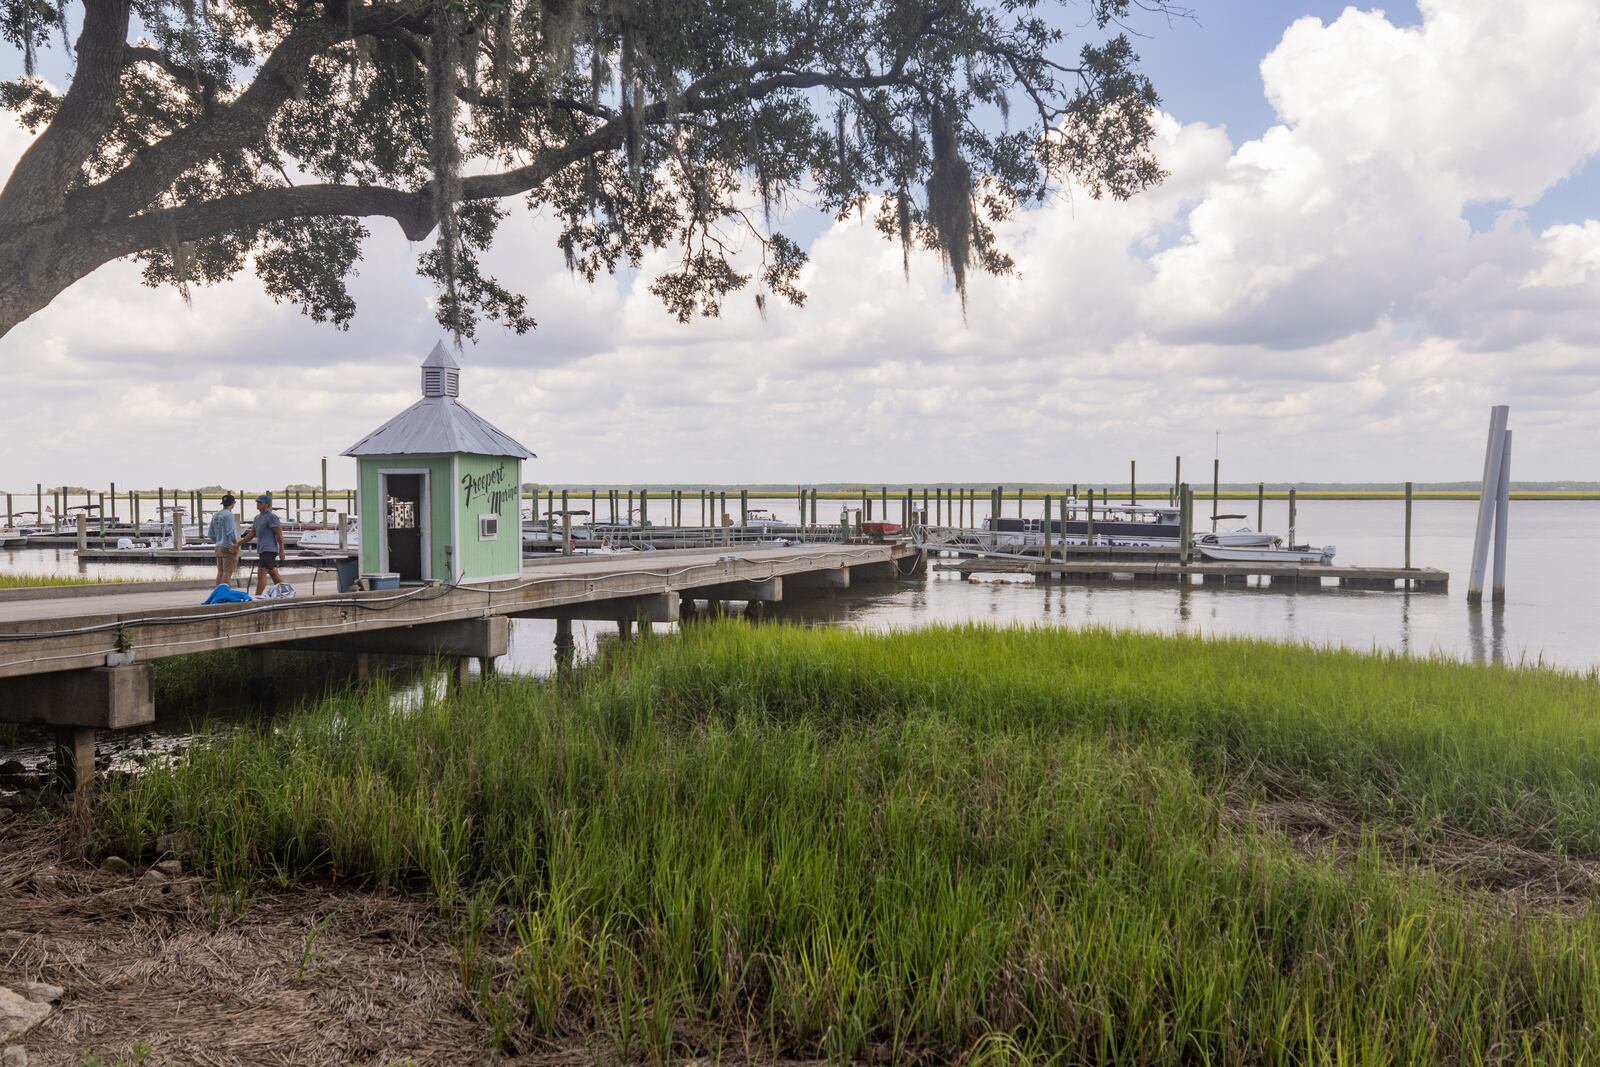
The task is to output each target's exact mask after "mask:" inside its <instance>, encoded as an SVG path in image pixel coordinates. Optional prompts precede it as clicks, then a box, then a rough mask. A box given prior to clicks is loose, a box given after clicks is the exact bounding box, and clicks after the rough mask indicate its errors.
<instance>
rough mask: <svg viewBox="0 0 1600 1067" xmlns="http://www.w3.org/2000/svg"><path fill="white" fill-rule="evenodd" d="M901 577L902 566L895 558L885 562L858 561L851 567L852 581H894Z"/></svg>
mask: <svg viewBox="0 0 1600 1067" xmlns="http://www.w3.org/2000/svg"><path fill="white" fill-rule="evenodd" d="M899 578H900V568H899V567H898V566H896V564H895V562H894V561H893V560H888V561H886V562H884V563H858V564H856V565H855V566H854V567H851V568H850V581H851V582H852V583H857V582H893V581H898V580H899Z"/></svg>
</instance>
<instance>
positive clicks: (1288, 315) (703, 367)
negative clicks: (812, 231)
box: [0, 0, 1600, 487]
mask: <svg viewBox="0 0 1600 1067" xmlns="http://www.w3.org/2000/svg"><path fill="white" fill-rule="evenodd" d="M1420 10H1421V14H1422V21H1421V23H1420V25H1418V26H1415V27H1407V28H1402V27H1397V26H1395V25H1394V24H1392V23H1390V22H1389V21H1388V20H1387V19H1386V18H1385V17H1384V16H1383V15H1382V14H1380V13H1378V12H1362V11H1358V10H1355V9H1349V10H1347V11H1346V12H1345V13H1344V14H1342V15H1341V16H1340V17H1339V18H1338V19H1336V20H1334V21H1332V22H1330V23H1326V24H1325V23H1322V22H1320V21H1318V20H1315V19H1302V20H1300V21H1298V22H1296V23H1294V24H1293V25H1292V26H1291V27H1290V28H1289V30H1288V31H1287V32H1286V33H1285V34H1284V36H1283V38H1282V40H1281V41H1280V42H1279V44H1278V45H1277V46H1276V47H1275V48H1274V49H1273V50H1272V51H1271V52H1270V53H1269V54H1268V55H1267V56H1266V57H1265V58H1264V59H1263V61H1262V64H1261V75H1262V81H1263V90H1264V92H1265V93H1266V95H1267V98H1268V99H1269V100H1270V101H1271V103H1272V105H1273V106H1274V108H1276V109H1277V112H1278V115H1279V120H1280V121H1279V124H1278V125H1276V126H1274V127H1272V128H1271V129H1270V130H1269V131H1268V132H1267V133H1266V134H1264V135H1263V136H1262V137H1260V138H1258V139H1255V140H1251V141H1247V142H1244V143H1242V144H1238V145H1235V144H1233V143H1231V142H1230V140H1229V138H1228V136H1227V134H1226V131H1225V130H1224V129H1223V128H1222V127H1221V126H1219V125H1205V124H1198V123H1197V124H1190V125H1187V126H1180V125H1179V124H1177V123H1176V122H1174V121H1172V120H1169V119H1163V121H1162V122H1161V125H1160V139H1161V146H1160V151H1161V157H1162V160H1163V162H1164V164H1165V165H1166V166H1167V167H1168V169H1169V170H1170V171H1171V172H1172V173H1171V178H1170V179H1169V180H1168V181H1167V182H1166V183H1165V184H1164V185H1163V186H1162V187H1160V188H1158V189H1156V190H1152V191H1150V192H1148V193H1146V194H1143V195H1141V196H1139V197H1137V198H1135V199H1134V200H1133V201H1131V202H1128V203H1120V204H1119V203H1105V202H1097V201H1093V200H1091V199H1089V198H1086V197H1083V196H1077V197H1072V196H1066V195H1064V196H1062V197H1060V198H1059V199H1057V200H1056V201H1054V202H1052V203H1051V204H1049V205H1047V206H1046V207H1044V208H1042V209H1039V210H1035V211H1030V212H1025V213H1023V214H1022V215H1020V216H1019V217H1018V218H1017V219H1016V220H1015V221H1014V222H1012V223H1009V224H1007V225H1006V226H1005V227H1003V228H1002V233H1001V238H1002V241H1003V243H1004V244H1005V245H1006V247H1007V248H1008V250H1010V251H1011V252H1012V253H1013V254H1014V255H1015V257H1016V260H1017V264H1018V275H1017V276H1016V277H1013V278H1004V279H994V278H988V277H981V278H977V279H975V280H974V281H973V283H972V287H971V294H970V299H969V301H968V310H967V314H966V316H965V318H963V315H962V309H961V306H960V304H959V302H958V301H957V300H956V299H955V296H954V294H953V293H952V292H951V290H950V286H949V283H948V280H947V279H946V278H945V277H944V276H943V274H942V272H941V270H940V268H939V265H938V263H937V262H936V261H935V260H934V259H933V258H932V257H929V256H921V257H917V258H914V259H913V261H912V266H911V271H910V278H909V279H907V278H905V277H904V276H903V275H902V265H901V256H900V251H899V249H898V247H897V246H894V245H892V244H889V243H886V242H884V241H882V240H881V238H879V236H878V235H877V234H876V233H875V232H874V231H873V229H872V227H871V226H870V224H868V223H861V222H857V221H855V220H851V221H847V222H843V223H837V224H834V225H831V226H829V227H828V228H827V229H826V230H825V231H824V232H822V233H821V234H820V235H819V236H818V237H817V238H816V240H815V241H813V242H812V244H811V247H810V252H811V256H812V260H811V263H810V264H809V265H808V266H807V268H806V270H805V272H804V277H803V282H804V286H805V288H806V289H807V291H808V292H809V294H810V300H809V301H808V304H807V306H806V307H805V308H804V309H795V308H790V307H788V306H786V305H782V304H777V303H772V304H769V312H768V315H767V317H766V318H765V319H763V318H762V317H761V316H760V315H759V314H758V313H757V311H756V309H755V307H754V303H753V300H752V299H751V297H750V296H749V295H748V294H743V295H739V296H736V297H734V298H733V299H732V300H731V301H730V302H729V303H728V305H727V307H726V309H725V313H724V317H723V318H722V319H720V320H716V321H712V322H704V321H697V322H695V323H693V324H691V325H689V326H682V325H679V324H678V323H677V322H676V321H675V320H673V319H672V318H671V317H670V316H669V315H668V314H667V313H666V312H665V311H664V310H663V309H662V308H661V306H660V305H659V303H658V302H657V301H656V299H655V298H654V297H653V296H651V295H650V294H649V293H648V292H646V291H645V282H644V281H643V280H641V277H642V278H643V279H647V278H648V277H650V276H651V275H652V274H653V272H654V271H655V270H656V269H659V268H660V267H661V266H663V265H665V264H666V263H667V262H669V256H667V255H666V254H658V255H655V256H653V257H651V262H649V263H647V264H646V269H645V270H644V271H643V272H642V275H641V276H634V275H631V274H630V275H628V276H627V277H625V278H622V279H619V280H615V281H607V282H602V283H601V284H599V285H596V286H593V287H590V286H588V285H586V284H584V283H582V282H581V281H579V280H576V279H574V278H572V277H571V276H569V275H568V274H567V273H566V272H565V270H563V269H562V266H561V260H560V256H559V253H558V252H557V251H556V250H555V248H554V245H553V238H554V232H555V231H554V229H553V226H552V224H551V223H550V222H549V221H548V220H541V219H537V218H531V217H529V216H528V215H527V214H526V213H525V212H523V211H522V210H521V209H520V208H519V209H517V210H516V211H515V212H514V214H513V216H512V217H511V218H510V219H508V220H507V223H506V226H505V230H504V233H503V236H502V238H501V240H500V243H499V244H498V246H497V247H496V249H495V250H494V252H493V253H492V255H491V257H490V263H489V266H490V267H491V269H493V270H494V271H496V272H497V273H499V274H500V275H501V276H502V277H503V278H504V279H505V280H506V281H508V282H509V283H512V284H513V285H515V286H517V287H520V288H521V289H522V290H523V291H524V292H527V293H528V295H529V305H530V310H531V311H532V313H533V314H534V315H535V317H536V318H537V319H538V320H539V323H540V325H539V329H538V330H537V331H535V332H534V333H532V334H530V335H528V336H526V337H521V338H518V337H513V336H510V335H508V334H505V333H503V332H502V331H500V330H498V328H496V327H494V326H492V325H490V326H486V327H485V329H484V331H483V332H484V339H483V342H482V343H481V344H479V345H478V346H476V347H475V348H471V349H469V350H468V352H467V354H466V357H465V360H464V363H465V365H466V376H465V378H464V390H465V391H466V394H467V397H468V400H469V402H470V403H471V404H472V405H473V406H474V407H475V408H477V409H478V410H479V411H481V412H482V413H483V414H484V415H485V416H486V417H488V418H490V419H491V420H493V421H495V422H496V423H498V424H500V425H502V426H503V427H505V428H506V429H507V430H509V431H511V432H513V433H514V434H515V435H517V436H519V437H521V438H522V439H523V440H525V441H526V442H527V443H528V444H529V445H530V446H532V447H533V448H534V449H535V451H537V452H539V453H540V455H541V457H542V458H541V460H540V461H539V463H538V464H537V466H536V468H535V473H534V476H535V477H539V478H543V479H549V480H559V481H583V480H591V479H593V480H646V481H648V480H683V479H691V478H692V479H704V480H707V481H713V482H715V481H735V480H775V481H784V480H797V479H807V480H810V479H816V480H825V479H826V480H831V479H845V478H864V479H899V478H913V479H932V478H998V479H1009V480H1013V481H1015V480H1019V479H1022V478H1029V479H1033V478H1039V479H1043V478H1056V479H1062V480H1068V481H1071V480H1088V479H1090V478H1104V477H1106V476H1107V475H1111V476H1113V477H1120V476H1121V475H1120V472H1121V471H1124V470H1125V469H1126V468H1125V464H1126V461H1127V459H1128V458H1130V457H1137V458H1138V459H1140V460H1141V470H1145V471H1156V470H1160V471H1163V472H1164V471H1165V470H1166V465H1167V464H1168V463H1170V457H1171V455H1172V454H1173V453H1174V452H1178V451H1184V450H1187V451H1188V452H1189V453H1190V455H1191V456H1199V455H1202V454H1205V453H1209V451H1210V447H1211V441H1212V432H1213V430H1215V429H1218V428H1221V429H1223V430H1224V458H1225V463H1224V476H1225V477H1227V476H1232V477H1237V478H1240V479H1246V478H1248V479H1254V478H1269V479H1270V478H1283V477H1296V478H1304V479H1335V478H1338V479H1400V478H1412V479H1416V480H1426V479H1434V478H1470V477H1472V476H1473V474H1474V470H1475V467H1476V464H1477V462H1478V461H1477V460H1475V459H1474V453H1475V452H1476V451H1477V450H1478V449H1479V448H1481V433H1482V425H1481V424H1482V421H1483V409H1484V407H1486V406H1487V405H1488V404H1490V403H1492V402H1501V401H1509V402H1510V403H1512V405H1513V408H1514V415H1513V417H1514V419H1515V420H1516V424H1517V426H1518V431H1519V432H1518V465H1519V468H1520V470H1519V474H1521V475H1523V476H1528V477H1535V476H1547V477H1562V476H1565V477H1584V476H1588V477H1592V476H1594V472H1593V471H1592V470H1591V469H1588V468H1587V466H1586V465H1585V464H1584V463H1583V462H1582V458H1583V457H1585V456H1586V455H1588V454H1589V452H1591V451H1592V445H1591V442H1592V441H1593V440H1594V435H1595V432H1596V430H1597V429H1600V416H1597V415H1595V414H1592V413H1593V412H1596V411H1600V356H1597V348H1600V323H1597V322H1596V320H1595V317H1594V315H1593V313H1592V309H1593V308H1594V307H1595V306H1596V304H1597V301H1600V220H1597V219H1594V218H1590V219H1579V218H1574V219H1571V220H1568V221H1567V222H1566V223H1564V224H1560V225H1555V226H1551V227H1548V228H1546V229H1545V230H1544V231H1543V232H1542V233H1534V232H1533V231H1531V230H1530V229H1529V228H1528V226H1527V224H1526V222H1525V219H1524V216H1523V214H1522V211H1521V209H1522V208H1524V207H1527V206H1529V205H1531V204H1533V203H1535V202H1537V201H1538V199H1539V198H1540V196H1541V195H1542V194H1543V193H1544V191H1545V190H1546V189H1548V188H1549V187H1550V186H1551V185H1553V184H1555V183H1556V182H1559V181H1560V180H1562V179H1563V178H1565V177H1566V176H1568V175H1570V174H1572V173H1573V172H1574V171H1575V170H1576V169H1578V168H1579V167H1581V166H1582V165H1583V163H1584V162H1585V161H1586V160H1588V159H1590V158H1592V157H1593V156H1594V155H1595V154H1596V152H1597V151H1600V96H1597V95H1596V94H1593V93H1586V92H1582V91H1578V90H1576V89H1575V88H1574V87H1575V86H1583V85H1586V84H1588V81H1589V80H1590V79H1589V73H1588V57H1589V56H1591V55H1593V54H1597V53H1600V15H1597V12H1596V10H1595V8H1594V6H1593V4H1592V2H1590V0H1515V2H1506V0H1423V2H1422V3H1421V4H1420ZM24 143H25V140H24V139H21V138H19V137H18V135H17V134H16V133H15V132H14V131H8V130H6V129H5V128H4V127H3V126H0V168H3V166H4V162H5V160H6V159H7V154H8V153H10V155H12V156H14V154H15V153H16V152H18V151H20V149H21V147H22V145H23V144H24ZM1485 201H1490V202H1500V201H1503V202H1506V203H1507V204H1509V205H1510V206H1509V207H1508V208H1507V209H1506V210H1504V211H1502V212H1501V213H1500V214H1499V215H1498V217H1497V219H1496V221H1495V225H1494V226H1493V228H1492V229H1490V230H1489V231H1487V232H1478V233H1474V232H1473V230H1472V227H1470V226H1469V225H1468V224H1467V222H1466V221H1465V219H1464V218H1463V211H1464V210H1465V209H1466V208H1467V206H1468V205H1470V204H1476V203H1482V202H1485ZM417 251H418V249H415V248H411V247H409V246H407V245H406V243H405V242H404V241H403V240H402V239H401V238H400V237H399V236H398V235H397V234H395V233H394V232H392V231H391V230H389V229H386V228H380V229H378V231H377V232H375V234H374V236H373V238H372V239H371V241H370V242H369V246H368V249H367V255H366V258H365V260H364V262H363V264H362V267H361V275H360V277H359V278H357V279H356V280H355V282H354V283H353V290H354V292H355V295H356V296H357V299H358V301H359V302H360V306H361V310H360V312H359V314H358V316H357V319H356V323H355V325H354V328H353V329H352V330H351V331H350V332H349V333H348V334H341V333H336V332H334V331H332V330H330V329H329V328H327V327H325V326H317V325H314V324H311V323H309V322H308V321H306V320H305V319H304V318H303V317H301V316H299V315H298V314H297V313H296V312H295V311H294V310H293V309H290V308H287V307H280V306H277V305H274V304H272V303H271V301H270V300H268V299H267V298H266V297H265V296H264V295H263V294H262V293H261V291H260V288H259V286H258V285H257V284H256V283H255V282H254V281H253V280H249V279H242V280H240V281H237V282H235V283H233V284H231V285H228V286H223V287H220V288H217V289H215V290H198V291H197V292H196V294H195V299H194V306H193V308H192V309H190V308H187V307H185V306H184V305H183V303H182V302H181V301H180V300H179V299H178V298H177V296H176V295H175V294H172V293H169V292H157V291H152V290H148V289H144V288H142V287H140V286H139V285H138V284H137V280H136V278H137V271H136V270H135V269H134V268H133V267H132V266H130V265H127V264H119V265H112V266H110V267H107V268H104V269H102V270H101V271H99V272H97V273H96V274H95V275H94V276H92V277H91V278H89V279H88V280H86V281H85V282H83V283H80V285H78V286H77V287H75V288H74V289H73V290H71V291H69V292H68V293H67V294H66V295H64V296H63V297H62V298H61V299H59V300H58V301H56V303H55V304H54V305H52V306H51V307H50V308H48V309H47V310H46V311H44V312H42V313H40V314H39V315H37V316H35V317H34V318H33V319H32V320H30V321H29V322H27V323H25V324H24V325H23V326H22V327H20V328H18V329H17V330H15V331H13V333H12V334H11V335H10V336H8V337H6V338H5V339H4V340H0V359H3V360H4V366H5V367H6V370H7V375H8V378H9V380H10V392H11V396H10V398H9V400H8V411H9V413H10V414H11V415H12V418H11V419H10V421H9V425H8V432H9V435H10V436H11V439H12V440H13V441H16V442H21V446H20V447H13V448H9V449H7V450H6V452H5V454H4V455H3V457H0V483H7V484H10V485H12V486H14V487H15V486H18V485H31V483H32V482H33V481H35V480H39V479H43V480H46V481H54V480H60V479H70V480H74V481H84V480H92V479H94V478H96V477H103V478H106V479H107V480H109V479H110V478H112V477H114V478H116V479H117V480H118V481H119V482H123V483H126V482H128V481H130V480H133V479H136V478H137V479H143V480H149V481H155V480H164V481H166V482H167V483H168V484H171V483H172V482H174V481H180V480H195V481H219V480H221V481H227V482H229V483H239V482H244V483H254V482H257V481H261V480H272V481H275V482H276V481H282V480H285V479H300V478H308V477H310V476H311V475H312V474H313V473H314V471H315V465H316V457H318V456H320V455H324V454H327V455H332V454H336V453H337V452H338V450H339V449H341V448H343V447H344V446H345V445H347V444H348V443H349V442H350V441H351V440H353V439H354V438H355V437H357V436H359V435H360V434H361V433H362V432H364V431H366V430H367V429H369V428H370V427H371V426H372V425H375V424H376V423H377V422H379V421H381V420H382V419H383V418H385V417H387V416H388V415H389V414H391V413H392V412H393V411H394V410H396V409H397V408H398V407H400V406H402V405H403V404H404V403H406V402H408V401H409V399H410V397H411V396H412V395H413V394H414V392H415V388H416V373H415V363H416V361H417V359H418V358H419V357H420V356H421V355H422V354H423V353H425V352H426V351H427V349H428V348H429V347H430V346H431V344H432V342H433V340H434V338H435V336H436V335H437V333H438V330H437V328H436V326H435V325H434V324H433V321H432V317H431V313H430V310H429V307H428V301H429V297H430V294H429V291H428V289H427V288H426V286H424V285H423V284H422V283H421V282H419V281H418V280H417V279H416V278H415V276H414V273H413V269H412V268H413V264H414V256H415V253H416V252H417ZM91 429H92V430H93V432H89V431H90V430H91ZM218 433H224V434H226V435H228V436H229V437H230V438H232V439H238V440H242V441H245V442H247V443H246V444H245V445H244V446H243V447H241V448H240V449H238V450H237V451H233V452H226V451H224V452H222V453H220V454H219V453H218V452H216V451H215V450H208V449H205V448H202V447H196V444H197V442H204V441H206V440H210V439H213V438H214V436H215V435H217V434H218ZM106 439H116V440H117V441H118V442H119V447H118V448H117V449H116V450H115V453H114V455H108V451H107V449H106V448H105V446H104V444H103V442H104V441H105V440H106ZM113 468H114V469H113ZM336 470H338V468H336Z"/></svg>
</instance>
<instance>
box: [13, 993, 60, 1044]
mask: <svg viewBox="0 0 1600 1067" xmlns="http://www.w3.org/2000/svg"><path fill="white" fill-rule="evenodd" d="M54 1010H55V1009H54V1008H52V1007H51V1006H50V1005H49V1004H48V1003H41V1002H40V1001H37V1000H29V999H28V998H27V997H25V996H23V995H22V994H20V993H15V992H12V991H11V990H10V989H7V988H6V987H5V986H0V1042H5V1041H11V1040H14V1039H15V1038H19V1037H21V1036H22V1035H23V1034H25V1033H27V1032H28V1031H29V1030H32V1029H33V1028H34V1027H35V1026H38V1025H39V1024H40V1023H41V1022H43V1021H44V1020H45V1019H46V1018H47V1017H49V1015H50V1013H51V1012H52V1011H54Z"/></svg>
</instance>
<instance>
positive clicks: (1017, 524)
mask: <svg viewBox="0 0 1600 1067" xmlns="http://www.w3.org/2000/svg"><path fill="white" fill-rule="evenodd" d="M1065 510H1066V516H1065V518H1064V519H1062V518H1052V519H1051V520H1050V539H1051V541H1052V543H1054V544H1057V545H1062V544H1066V545H1087V544H1089V524H1090V512H1089V510H1088V508H1087V507H1086V506H1085V505H1083V504H1082V503H1080V502H1079V501H1077V500H1075V499H1069V500H1068V501H1066V506H1065ZM1219 517H1220V516H1219ZM1182 520H1183V516H1182V514H1181V513H1180V512H1179V510H1178V508H1176V507H1172V506H1167V505H1161V506H1156V507H1151V506H1147V505H1144V504H1108V505H1104V506H1101V505H1098V504H1097V505H1096V506H1095V508H1094V512H1093V522H1094V543H1095V544H1096V545H1110V546H1113V547H1117V548H1177V547H1178V535H1179V532H1180V530H1181V528H1182ZM983 529H984V530H985V531H987V532H992V533H993V534H994V535H996V536H995V538H994V540H995V542H996V543H997V545H998V546H999V547H1010V548H1023V547H1042V546H1043V545H1044V520H1043V519H1029V518H1023V517H1021V516H1014V517H1010V518H1007V517H1004V516H1001V517H999V518H989V519H985V520H984V524H983ZM1202 537H1209V538H1214V540H1213V541H1212V543H1213V544H1216V545H1222V546H1227V547H1232V548H1275V547H1277V546H1278V545H1280V544H1281V543H1282V541H1281V539H1279V538H1277V537H1274V536H1273V535H1272V534H1269V533H1261V532H1259V531H1257V530H1250V529H1237V530H1222V531H1217V532H1215V533H1205V534H1196V535H1195V543H1197V544H1198V543H1199V541H1200V539H1201V538H1202Z"/></svg>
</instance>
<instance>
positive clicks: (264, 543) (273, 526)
mask: <svg viewBox="0 0 1600 1067" xmlns="http://www.w3.org/2000/svg"><path fill="white" fill-rule="evenodd" d="M282 527H283V520H282V519H280V518H278V516H277V515H275V514H274V513H273V511H272V494H271V493H262V494H261V495H260V496H258V497H256V517H255V518H253V519H251V520H250V529H248V530H246V531H245V532H244V536H243V537H241V538H239V543H240V544H241V545H242V544H244V543H245V542H246V541H248V540H250V539H251V538H252V537H253V538H255V542H256V553H257V555H258V557H259V558H258V560H257V563H256V596H260V595H261V594H262V593H265V592H266V591H267V579H268V578H269V577H270V578H271V579H272V584H273V585H277V584H278V583H280V582H282V581H283V578H282V577H280V576H279V574H278V560H279V558H280V557H281V556H282V555H283V535H282Z"/></svg>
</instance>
